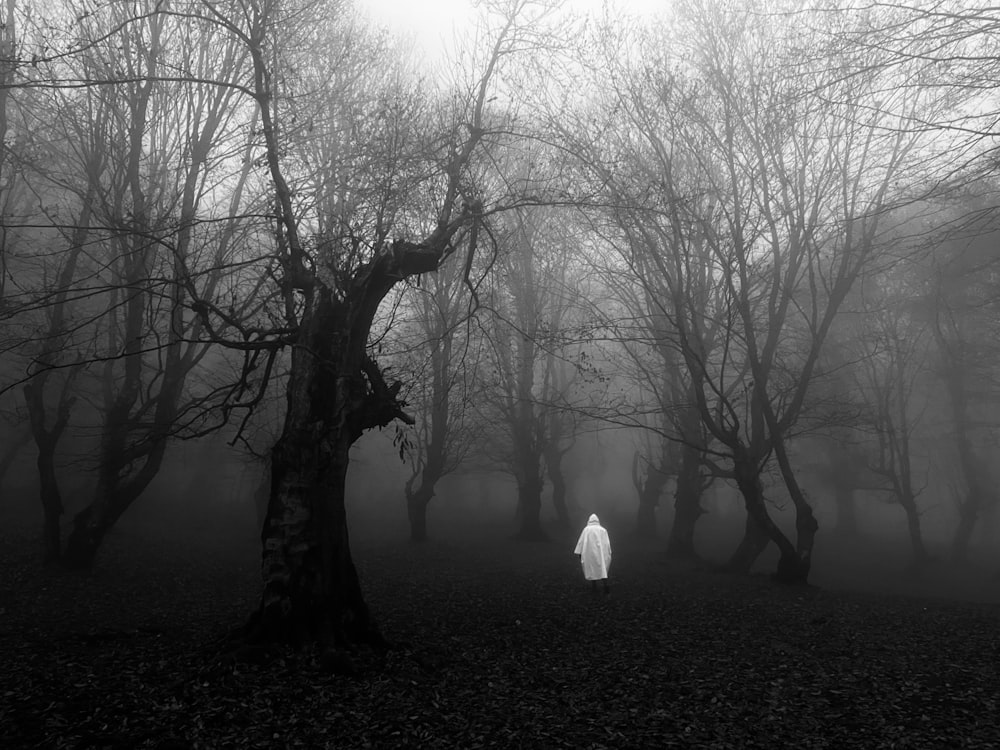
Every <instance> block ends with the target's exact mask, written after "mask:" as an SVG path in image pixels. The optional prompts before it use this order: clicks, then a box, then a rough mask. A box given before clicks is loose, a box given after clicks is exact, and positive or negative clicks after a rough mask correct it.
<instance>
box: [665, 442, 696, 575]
mask: <svg viewBox="0 0 1000 750" xmlns="http://www.w3.org/2000/svg"><path fill="white" fill-rule="evenodd" d="M701 492H702V483H701V452H700V451H699V450H698V449H697V448H695V447H694V446H690V445H685V446H684V449H683V452H682V453H681V466H680V471H678V473H677V488H676V489H675V491H674V524H673V526H672V527H671V529H670V539H669V541H668V542H667V555H668V556H669V557H673V558H677V559H684V560H694V559H696V558H697V557H698V554H697V553H696V552H695V548H694V531H695V525H696V524H697V523H698V519H699V518H701V516H702V515H703V514H704V512H705V511H704V510H703V509H702V507H701Z"/></svg>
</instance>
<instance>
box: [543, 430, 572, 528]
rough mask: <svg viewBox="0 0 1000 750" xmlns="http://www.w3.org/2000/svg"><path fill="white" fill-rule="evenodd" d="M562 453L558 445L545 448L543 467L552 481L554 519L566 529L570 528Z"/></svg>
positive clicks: (560, 526)
mask: <svg viewBox="0 0 1000 750" xmlns="http://www.w3.org/2000/svg"><path fill="white" fill-rule="evenodd" d="M562 457H563V454H562V453H561V452H560V451H559V448H558V446H551V447H548V448H547V449H546V450H545V468H546V469H547V470H548V473H549V481H550V482H552V506H553V507H554V508H555V511H556V521H557V522H558V524H559V528H561V529H562V530H563V531H568V530H569V528H570V519H569V508H568V507H567V505H566V492H567V488H566V475H565V474H564V473H563V470H562Z"/></svg>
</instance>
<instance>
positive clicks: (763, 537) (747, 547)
mask: <svg viewBox="0 0 1000 750" xmlns="http://www.w3.org/2000/svg"><path fill="white" fill-rule="evenodd" d="M770 543H771V539H770V537H768V535H767V532H766V531H764V529H763V528H762V527H761V525H760V524H759V523H757V521H756V520H754V517H753V516H752V515H751V514H750V513H747V520H746V526H745V527H744V529H743V539H741V540H740V543H739V546H738V547H737V548H736V551H735V552H734V553H733V554H732V556H731V557H730V558H729V560H727V561H726V563H725V564H724V565H723V566H722V569H723V570H724V571H726V572H727V573H739V574H744V575H745V574H747V573H749V572H750V570H751V569H752V568H753V564H754V563H755V562H757V558H758V557H760V556H761V555H762V554H763V552H764V550H766V549H767V545H769V544H770Z"/></svg>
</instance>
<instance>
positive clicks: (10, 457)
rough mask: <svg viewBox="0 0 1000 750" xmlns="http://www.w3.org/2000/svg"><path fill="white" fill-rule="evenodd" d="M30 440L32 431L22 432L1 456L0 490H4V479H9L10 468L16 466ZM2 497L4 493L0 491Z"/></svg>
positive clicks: (25, 430)
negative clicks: (15, 463) (22, 450)
mask: <svg viewBox="0 0 1000 750" xmlns="http://www.w3.org/2000/svg"><path fill="white" fill-rule="evenodd" d="M29 440H31V429H30V428H29V429H24V430H22V431H21V432H19V433H18V435H17V437H16V438H14V439H13V440H12V441H10V443H8V444H7V446H6V448H5V449H4V452H3V454H2V455H0V490H2V488H3V482H4V479H6V478H7V472H9V471H10V467H11V466H13V465H14V462H15V461H16V460H17V456H18V454H19V453H20V452H21V449H22V448H24V446H26V445H27V444H28V441H29ZM0 497H3V493H2V491H0Z"/></svg>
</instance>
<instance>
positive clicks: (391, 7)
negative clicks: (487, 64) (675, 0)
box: [355, 0, 670, 58]
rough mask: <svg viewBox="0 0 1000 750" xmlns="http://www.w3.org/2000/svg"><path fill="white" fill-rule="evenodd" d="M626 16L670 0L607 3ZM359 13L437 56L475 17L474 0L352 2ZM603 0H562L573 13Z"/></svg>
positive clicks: (593, 8) (614, 0)
mask: <svg viewBox="0 0 1000 750" xmlns="http://www.w3.org/2000/svg"><path fill="white" fill-rule="evenodd" d="M610 2H611V3H612V4H613V5H614V6H615V7H616V8H621V9H622V10H623V11H624V12H626V13H628V14H629V15H636V16H647V15H651V14H653V13H655V12H656V11H657V10H659V9H661V8H664V7H666V6H667V5H668V4H669V3H670V0H610ZM355 3H356V5H357V7H358V8H359V9H361V10H362V12H364V13H366V14H368V15H369V16H370V17H371V18H372V20H373V21H375V22H376V23H378V24H379V25H382V26H386V27H388V28H389V29H390V30H391V31H393V32H395V33H401V34H411V33H412V34H413V37H414V39H415V42H416V44H417V45H419V46H420V47H422V48H423V50H422V51H423V52H424V54H426V55H427V56H429V57H431V58H434V57H437V56H438V54H439V52H440V50H441V48H442V47H443V46H450V44H451V40H452V39H453V38H454V36H455V35H456V34H457V35H458V36H459V37H461V36H462V33H463V31H465V30H467V29H471V28H472V25H473V23H474V19H475V18H476V16H477V10H476V9H475V7H474V5H475V0H355ZM604 4H605V0H564V7H565V8H566V9H567V10H572V11H573V12H575V13H594V14H599V13H600V12H601V9H602V8H603V6H604Z"/></svg>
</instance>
